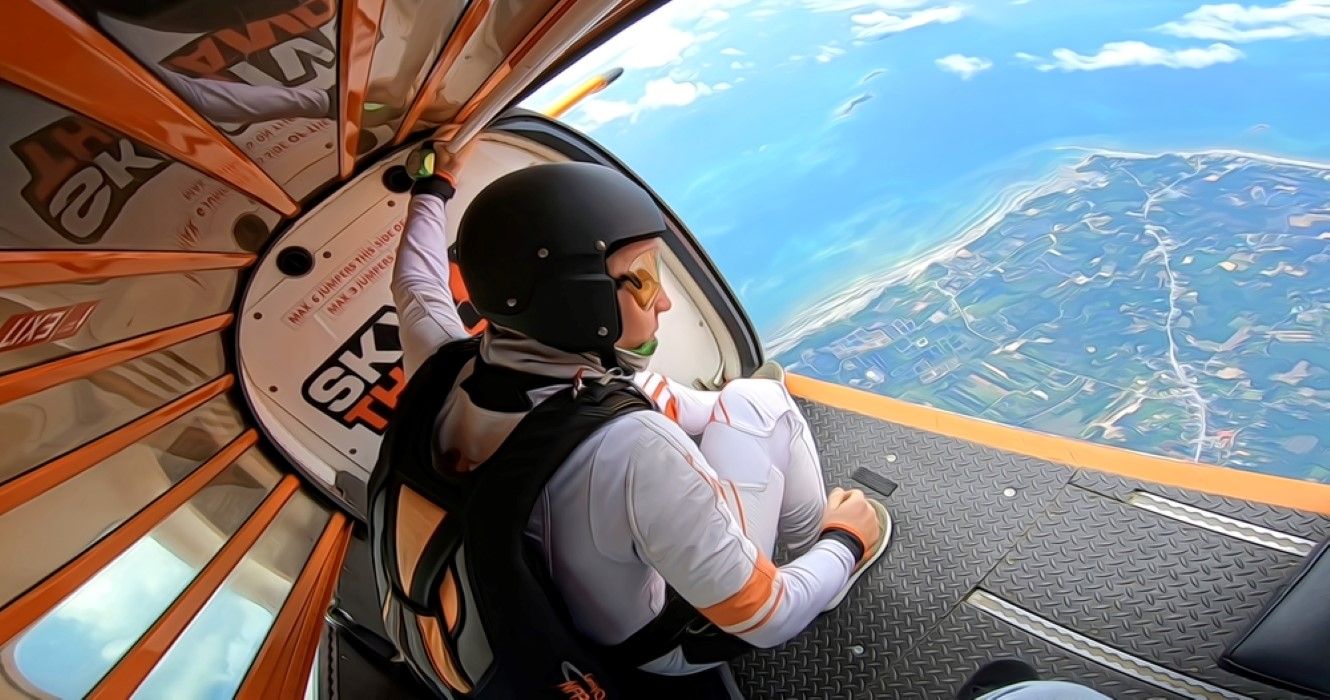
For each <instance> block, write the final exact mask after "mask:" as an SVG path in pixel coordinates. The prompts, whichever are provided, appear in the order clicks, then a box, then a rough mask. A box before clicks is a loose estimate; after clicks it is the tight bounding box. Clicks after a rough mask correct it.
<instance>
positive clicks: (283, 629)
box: [236, 513, 351, 700]
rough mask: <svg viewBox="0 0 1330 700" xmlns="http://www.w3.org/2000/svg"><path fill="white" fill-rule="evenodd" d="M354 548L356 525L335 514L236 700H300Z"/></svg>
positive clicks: (283, 606)
mask: <svg viewBox="0 0 1330 700" xmlns="http://www.w3.org/2000/svg"><path fill="white" fill-rule="evenodd" d="M350 542H351V523H350V521H348V520H347V519H346V516H345V515H343V514H341V513H333V514H332V517H331V518H329V520H328V524H327V526H325V527H324V528H323V534H322V535H321V536H320V537H319V541H318V542H317V543H316V544H315V545H314V550H313V551H312V552H310V556H309V559H308V560H307V561H306V562H305V568H304V569H303V570H302V571H301V572H300V576H299V577H298V578H297V579H296V582H295V584H293V585H292V587H291V592H290V593H288V594H287V596H286V602H285V603H283V604H282V609H281V611H279V612H278V613H277V619H276V620H274V621H273V625H272V629H270V630H269V631H268V636H267V638H265V639H264V641H263V646H262V647H260V648H259V652H258V654H257V655H256V656H255V660H254V663H253V664H252V665H251V666H250V668H249V673H248V674H247V675H246V676H245V680H244V682H243V683H241V684H240V690H239V691H237V692H236V698H238V699H242V700H243V699H246V698H252V699H254V700H259V699H261V698H295V697H299V696H300V694H301V693H302V692H303V691H304V689H305V683H306V682H307V681H308V680H309V671H310V667H311V666H312V665H313V663H314V656H315V654H316V653H317V652H318V647H319V638H320V636H321V634H322V632H323V624H324V616H325V615H326V614H327V611H328V604H329V603H330V602H331V601H332V595H333V591H334V590H335V589H336V588H337V579H338V575H339V574H340V573H341V568H342V561H343V559H344V558H345V557H346V551H347V546H348V545H349V544H350Z"/></svg>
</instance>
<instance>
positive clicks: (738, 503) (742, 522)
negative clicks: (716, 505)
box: [726, 481, 748, 537]
mask: <svg viewBox="0 0 1330 700" xmlns="http://www.w3.org/2000/svg"><path fill="white" fill-rule="evenodd" d="M726 483H728V484H729V485H730V493H733V494H734V505H735V507H736V508H738V509H739V529H740V530H741V531H743V533H744V536H745V537H747V536H748V517H747V516H746V515H744V500H743V499H742V498H740V497H739V487H738V486H735V485H734V482H733V481H727V482H726Z"/></svg>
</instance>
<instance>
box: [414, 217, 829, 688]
mask: <svg viewBox="0 0 1330 700" xmlns="http://www.w3.org/2000/svg"><path fill="white" fill-rule="evenodd" d="M445 235H446V234H445V227H444V202H443V200H442V199H441V198H440V197H438V196H435V195H431V194H417V195H415V196H414V197H413V198H412V200H411V204H410V210H409V212H408V219H407V225H406V231H405V233H404V235H403V238H402V242H401V245H400V250H399V252H398V256H397V263H396V269H395V270H394V274H393V281H392V291H393V298H394V301H395V302H396V304H397V313H398V318H399V320H400V323H401V330H400V333H401V339H402V348H403V351H404V358H405V359H404V362H405V366H406V372H407V375H408V376H410V375H411V373H412V372H414V371H415V369H416V368H417V367H419V366H420V363H421V362H422V361H424V360H425V359H426V358H428V357H429V356H430V355H432V354H433V353H434V351H435V350H436V349H437V348H438V347H439V346H441V345H442V344H444V343H447V342H450V341H453V340H458V339H462V338H466V337H468V334H467V332H466V329H465V327H464V326H463V324H462V322H461V320H460V319H459V317H458V315H457V311H456V308H455V306H454V302H453V297H452V294H451V292H450V291H449V287H448V274H449V267H448V260H447V248H446V246H447V241H446V240H445ZM491 340H493V339H492V338H491V337H489V336H488V335H487V337H486V339H485V341H484V342H482V347H481V354H482V356H483V357H484V359H485V360H486V361H487V362H489V363H491V364H496V365H500V366H509V367H513V368H520V369H521V370H522V371H526V372H533V373H537V374H547V375H549V376H557V377H564V378H568V379H569V380H570V381H571V378H572V376H573V373H574V372H575V371H576V370H577V369H578V368H579V366H586V365H588V364H594V363H595V361H594V359H592V358H589V357H584V356H579V355H571V354H568V353H561V352H560V351H557V350H553V349H550V348H547V347H545V346H539V349H538V352H535V353H532V352H527V351H524V350H523V348H522V347H520V344H519V346H518V347H516V348H514V347H510V346H506V345H504V344H503V343H502V342H499V341H497V340H496V341H494V342H490V341H491ZM469 371H470V368H467V369H466V370H464V372H463V377H462V378H463V379H464V378H465V376H466V375H467V374H469ZM634 379H635V381H636V382H637V383H638V384H639V386H641V387H642V388H643V390H644V391H645V392H646V394H647V395H648V396H651V397H652V399H653V401H655V403H656V405H657V407H658V408H659V409H660V410H659V412H652V411H639V412H636V413H631V414H628V415H625V416H622V417H620V418H617V419H615V420H613V421H611V422H609V423H608V424H606V425H605V426H603V427H602V428H601V429H600V430H598V431H597V432H596V433H594V434H592V436H591V437H590V438H588V439H587V440H586V441H585V442H583V443H582V445H580V446H579V447H578V448H577V449H576V450H575V451H574V452H573V453H572V454H571V455H570V456H569V457H568V460H567V461H566V462H565V463H564V465H562V466H561V467H560V468H559V470H558V471H557V472H556V473H555V475H554V477H553V478H552V479H551V480H550V482H549V483H548V484H547V486H546V488H545V491H544V494H543V496H542V498H541V500H540V501H539V502H538V503H537V506H536V508H535V510H534V511H533V513H532V517H531V522H530V523H529V525H528V528H527V532H528V534H529V535H530V536H532V537H533V538H535V540H536V541H537V542H538V543H539V544H540V545H541V547H542V549H543V550H544V552H545V556H546V561H547V562H548V563H549V567H550V574H551V577H552V579H553V581H554V583H555V585H556V587H557V588H558V589H559V591H560V593H561V594H562V595H563V598H564V601H565V603H566V605H567V606H568V609H569V611H570V613H571V614H572V617H573V620H574V621H575V624H577V625H578V626H579V628H580V629H581V631H582V632H583V633H585V634H587V635H588V636H589V637H591V638H592V639H594V640H595V641H597V642H600V643H602V644H616V643H618V642H621V641H623V640H625V639H626V638H628V637H629V636H630V635H631V634H633V633H634V632H636V631H637V630H639V629H640V628H642V627H643V626H644V625H645V624H646V623H647V622H648V621H650V620H651V619H652V618H653V617H655V615H656V614H657V613H658V612H659V611H660V609H661V607H662V606H663V605H664V602H665V589H666V584H667V583H668V584H669V586H671V587H672V588H673V589H674V590H675V591H677V592H678V593H679V595H681V596H682V597H683V598H684V599H685V600H687V601H688V602H689V603H690V604H692V605H693V606H694V607H696V608H697V609H698V610H699V611H701V613H702V614H703V615H705V616H706V617H707V618H708V619H709V620H710V621H711V622H712V623H714V624H715V625H717V626H718V627H720V628H721V629H724V630H725V631H727V632H730V633H732V634H735V635H737V636H739V637H740V638H742V639H744V640H745V641H747V642H749V643H751V644H753V645H756V646H760V647H771V646H775V645H777V644H781V643H783V642H785V641H788V640H789V639H791V638H793V637H794V636H795V635H797V634H798V633H799V632H801V631H802V630H803V629H804V628H805V627H807V626H808V624H809V623H810V622H812V620H813V618H814V617H815V616H816V615H817V614H818V613H819V612H820V611H821V610H822V609H823V608H824V607H825V606H826V605H827V604H828V603H829V602H830V601H831V600H832V599H833V597H835V596H836V594H837V593H839V592H840V591H841V590H842V589H843V588H844V587H845V586H846V585H847V581H848V579H849V577H850V574H851V571H852V569H853V568H854V565H855V562H854V559H853V554H852V553H851V551H850V550H849V548H848V547H846V546H845V545H844V544H842V543H840V542H838V541H834V540H818V535H819V530H820V525H821V520H822V514H823V510H824V508H825V506H826V489H825V487H824V485H823V482H822V472H821V467H820V465H819V463H818V457H817V452H816V450H815V448H814V445H813V441H812V438H811V435H810V434H809V429H808V425H807V423H806V422H805V419H804V417H803V416H802V414H801V413H800V411H799V409H798V407H797V406H796V405H795V404H794V402H793V400H792V399H791V398H790V396H789V394H788V393H787V392H786V390H785V388H784V386H782V385H781V384H780V383H778V382H774V381H770V380H765V379H740V380H735V381H733V382H730V383H729V384H728V385H726V387H725V388H724V389H722V390H721V391H718V392H706V391H697V390H694V389H691V388H687V387H684V386H682V385H681V384H678V383H676V382H673V381H671V380H668V379H666V378H664V377H662V376H661V375H658V374H655V373H653V372H641V373H638V375H637V376H636V377H635V378H634ZM459 381H460V379H459ZM563 386H566V385H563ZM557 389H558V387H555V388H553V389H545V390H540V391H536V392H532V393H531V398H532V399H533V401H539V400H541V399H543V398H545V397H546V396H548V395H550V394H551V393H553V391H556V390H557ZM667 416H668V417H667ZM517 418H520V416H516V415H515V414H504V413H498V412H493V411H488V410H486V409H482V408H480V407H478V406H476V405H474V404H473V403H471V401H470V400H469V398H468V397H467V395H466V393H465V392H463V391H453V392H451V393H450V395H449V400H448V403H447V404H446V405H445V407H444V409H443V411H442V413H441V415H440V420H439V441H440V445H441V446H442V447H443V448H444V449H453V450H459V451H460V452H461V453H462V457H463V459H464V460H466V461H468V462H470V463H479V462H481V461H483V460H484V459H486V458H488V456H489V455H490V454H492V453H493V451H494V450H495V449H497V447H498V445H499V444H500V443H501V442H502V440H503V438H504V437H506V436H507V434H508V432H509V431H510V430H511V428H512V426H513V425H515V423H516V419H517ZM672 418H673V419H672ZM690 436H695V437H699V438H700V440H698V441H695V440H694V439H692V438H691V437H690ZM778 536H779V537H780V538H782V540H783V541H784V542H787V543H788V544H790V545H791V547H792V548H793V550H794V551H795V552H803V553H802V555H801V556H798V558H796V559H794V560H793V561H792V562H790V563H788V564H786V565H784V566H780V567H777V566H775V565H774V564H773V563H772V561H771V554H772V551H773V546H774V544H775V542H776V540H777V537H778ZM810 545H811V546H810ZM643 668H644V669H645V670H649V671H653V672H657V673H665V674H679V673H689V672H694V671H697V670H700V669H701V668H703V667H700V666H695V665H691V664H689V663H688V662H686V661H685V660H684V658H683V655H682V652H681V650H679V649H675V650H674V651H673V652H671V653H669V654H666V655H665V656H662V657H661V658H659V659H657V660H655V661H653V662H651V663H649V664H646V665H645V666H643Z"/></svg>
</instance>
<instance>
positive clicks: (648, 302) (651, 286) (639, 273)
mask: <svg viewBox="0 0 1330 700" xmlns="http://www.w3.org/2000/svg"><path fill="white" fill-rule="evenodd" d="M614 281H615V282H616V283H617V284H618V285H619V286H620V287H622V288H624V289H626V290H628V293H629V294H631V295H632V297H633V301H635V302H637V305H638V306H640V307H642V309H643V310H646V309H650V308H651V307H652V306H654V305H655V303H656V299H657V298H658V297H659V296H660V289H661V282H660V256H659V255H657V254H656V251H654V250H649V251H647V252H645V253H643V254H641V255H639V256H637V257H636V258H633V261H632V262H631V263H628V271H627V272H625V273H624V274H623V275H621V276H619V277H615V278H614Z"/></svg>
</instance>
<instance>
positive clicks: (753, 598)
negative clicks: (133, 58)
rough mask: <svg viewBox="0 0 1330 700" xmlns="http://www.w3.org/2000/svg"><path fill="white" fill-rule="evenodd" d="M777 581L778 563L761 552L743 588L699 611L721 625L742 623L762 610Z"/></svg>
mask: <svg viewBox="0 0 1330 700" xmlns="http://www.w3.org/2000/svg"><path fill="white" fill-rule="evenodd" d="M775 582H776V565H775V564H772V563H771V560H770V559H768V558H767V557H766V556H764V555H762V554H760V553H759V554H758V560H757V563H756V564H755V565H754V566H753V573H751V574H749V576H748V581H746V582H745V583H744V585H743V588H740V589H739V591H738V592H737V593H735V594H734V595H732V596H730V597H729V598H726V599H725V600H722V601H721V602H719V603H716V604H715V605H708V606H707V607H705V608H700V609H698V612H700V613H702V614H703V615H704V616H706V618H707V619H708V620H711V621H712V622H713V623H715V624H716V625H717V626H719V627H733V626H735V625H738V624H742V623H744V622H747V621H749V620H751V619H753V618H754V617H755V616H756V615H757V614H758V612H760V611H761V610H762V606H764V605H766V604H767V601H769V600H771V594H772V590H771V589H772V587H773V586H774V585H775Z"/></svg>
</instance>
